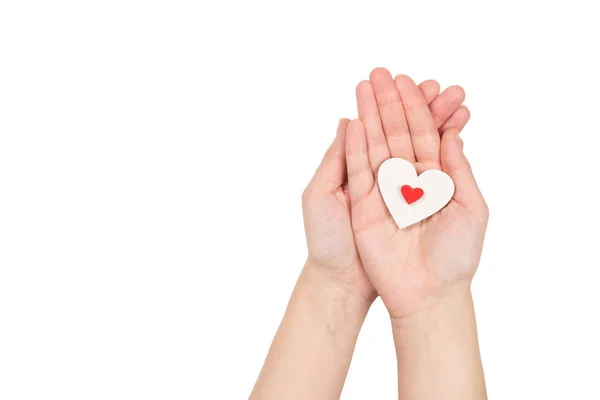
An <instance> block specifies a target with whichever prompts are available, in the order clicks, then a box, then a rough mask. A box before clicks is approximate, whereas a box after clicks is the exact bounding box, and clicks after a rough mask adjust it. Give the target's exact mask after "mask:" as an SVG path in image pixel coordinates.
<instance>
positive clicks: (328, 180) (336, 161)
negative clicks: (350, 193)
mask: <svg viewBox="0 0 600 400" xmlns="http://www.w3.org/2000/svg"><path fill="white" fill-rule="evenodd" d="M349 123H350V120H349V119H347V118H342V119H341V120H340V122H339V123H338V128H337V133H336V135H335V139H334V140H333V143H331V146H329V149H327V152H326V153H325V155H324V156H323V160H321V164H320V165H319V167H318V168H317V171H316V172H315V175H314V176H313V178H312V181H311V183H310V186H311V187H313V188H314V189H316V190H319V191H322V192H323V193H332V192H333V191H334V190H336V189H337V188H338V187H340V186H341V185H342V183H344V180H345V179H346V129H347V128H348V124H349Z"/></svg>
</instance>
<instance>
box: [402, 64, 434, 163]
mask: <svg viewBox="0 0 600 400" xmlns="http://www.w3.org/2000/svg"><path fill="white" fill-rule="evenodd" d="M396 86H397V87H398V91H399V93H400V98H401V99H402V105H403V106H404V113H405V114H406V120H407V121H408V127H409V129H410V136H411V139H412V144H413V148H414V152H415V158H416V160H417V162H419V163H422V164H424V165H426V166H427V167H430V168H439V166H440V136H439V134H438V130H437V128H436V126H435V124H434V122H433V118H432V117H431V113H430V112H429V107H428V106H427V103H426V102H425V99H424V98H423V95H422V94H421V92H420V91H419V88H418V87H417V85H415V83H414V82H413V80H412V79H410V78H409V77H408V76H406V75H398V76H397V77H396Z"/></svg>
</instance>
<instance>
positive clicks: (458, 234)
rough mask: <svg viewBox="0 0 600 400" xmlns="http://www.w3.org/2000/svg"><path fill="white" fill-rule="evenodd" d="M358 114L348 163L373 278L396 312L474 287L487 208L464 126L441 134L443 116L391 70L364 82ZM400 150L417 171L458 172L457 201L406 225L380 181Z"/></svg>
mask: <svg viewBox="0 0 600 400" xmlns="http://www.w3.org/2000/svg"><path fill="white" fill-rule="evenodd" d="M357 102H358V111H359V118H360V119H359V120H354V121H352V122H350V124H349V125H348V129H347V136H346V162H347V174H348V183H349V193H350V199H351V215H352V227H353V232H354V238H355V242H356V247H357V249H358V252H359V255H360V258H361V261H362V264H363V266H364V268H365V271H366V274H367V275H368V277H369V280H370V281H371V283H372V284H373V286H374V288H375V289H376V290H377V292H378V293H379V295H380V296H381V297H382V299H383V301H384V303H385V305H386V307H387V308H388V310H389V311H390V314H391V315H392V317H403V316H406V315H410V314H412V313H415V312H419V311H420V310H423V309H425V308H428V307H431V306H435V305H436V304H438V302H440V301H444V300H445V299H446V298H448V297H449V296H452V295H453V294H454V293H456V292H458V291H460V290H462V289H463V288H465V287H468V286H469V284H470V282H471V279H472V277H473V275H474V273H475V271H476V269H477V265H478V263H479V258H480V255H481V248H482V245H483V238H484V234H485V229H486V226H487V219H488V210H487V206H486V204H485V201H484V200H483V197H482V196H481V193H480V191H479V189H478V187H477V184H476V183H475V179H474V177H473V174H472V172H471V168H470V165H469V163H468V161H467V159H466V158H465V156H464V154H463V152H462V141H461V140H460V138H459V137H458V131H457V130H456V129H454V128H451V129H448V130H446V131H445V132H444V134H443V135H442V136H441V137H440V135H439V134H438V127H439V126H440V124H441V122H440V121H439V119H438V117H437V115H435V113H433V112H431V111H430V107H429V106H428V103H427V100H426V99H425V98H424V97H423V94H422V93H421V91H420V90H419V88H418V87H417V85H415V83H414V82H413V81H412V80H411V79H410V78H409V77H407V76H404V75H400V76H398V77H396V78H395V79H393V78H392V76H391V75H390V73H389V72H388V71H387V70H385V69H376V70H374V71H373V72H372V73H371V77H370V81H364V82H362V83H361V84H359V86H358V87H357ZM390 157H399V158H403V159H405V160H408V161H410V162H412V163H413V165H414V166H415V168H416V169H417V172H418V173H421V172H423V171H425V170H428V169H439V170H443V171H444V172H446V173H447V174H448V175H450V177H451V178H452V179H453V181H454V183H455V186H456V190H455V193H454V196H453V198H452V200H451V201H450V203H449V204H448V205H447V206H446V207H445V208H444V209H442V210H441V211H440V212H438V213H437V214H435V215H433V216H432V217H430V218H428V219H426V220H424V221H421V222H420V223H417V224H415V225H412V226H410V227H408V228H405V229H399V228H398V226H397V225H396V223H395V222H394V220H393V218H392V216H391V214H390V213H389V211H388V209H387V207H386V206H385V203H384V201H383V198H382V197H381V194H380V192H379V186H378V185H377V179H376V176H377V170H378V168H379V166H380V165H381V164H382V163H383V161H385V160H387V159H388V158H390Z"/></svg>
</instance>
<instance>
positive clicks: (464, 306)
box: [390, 286, 475, 332]
mask: <svg viewBox="0 0 600 400" xmlns="http://www.w3.org/2000/svg"><path fill="white" fill-rule="evenodd" d="M430 303H431V304H429V305H427V306H424V308H422V309H420V310H418V311H415V312H412V313H410V314H406V315H402V316H395V315H393V314H390V318H391V322H392V327H393V328H395V329H396V328H397V329H401V330H415V331H420V332H426V331H428V330H431V329H439V328H441V327H443V326H448V325H454V324H455V323H456V322H457V321H461V320H464V319H465V318H471V317H472V318H473V319H474V317H475V315H474V311H473V307H474V305H473V297H472V295H471V288H470V287H468V286H467V287H465V288H461V289H458V290H456V291H455V292H453V293H452V294H449V295H446V296H444V297H440V298H437V299H435V300H432V301H431V302H430Z"/></svg>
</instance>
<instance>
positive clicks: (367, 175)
mask: <svg viewBox="0 0 600 400" xmlns="http://www.w3.org/2000/svg"><path fill="white" fill-rule="evenodd" d="M346 165H347V166H346V168H347V171H348V190H349V192H350V201H351V202H352V204H353V205H356V204H358V203H359V202H360V201H361V200H363V199H364V198H366V197H367V196H368V195H369V193H370V192H371V190H372V189H373V183H374V178H373V170H372V169H371V164H370V163H369V153H368V141H367V133H366V131H365V127H364V125H363V124H362V122H361V121H360V120H357V119H355V120H352V121H351V122H350V124H349V125H348V131H347V133H346Z"/></svg>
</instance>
